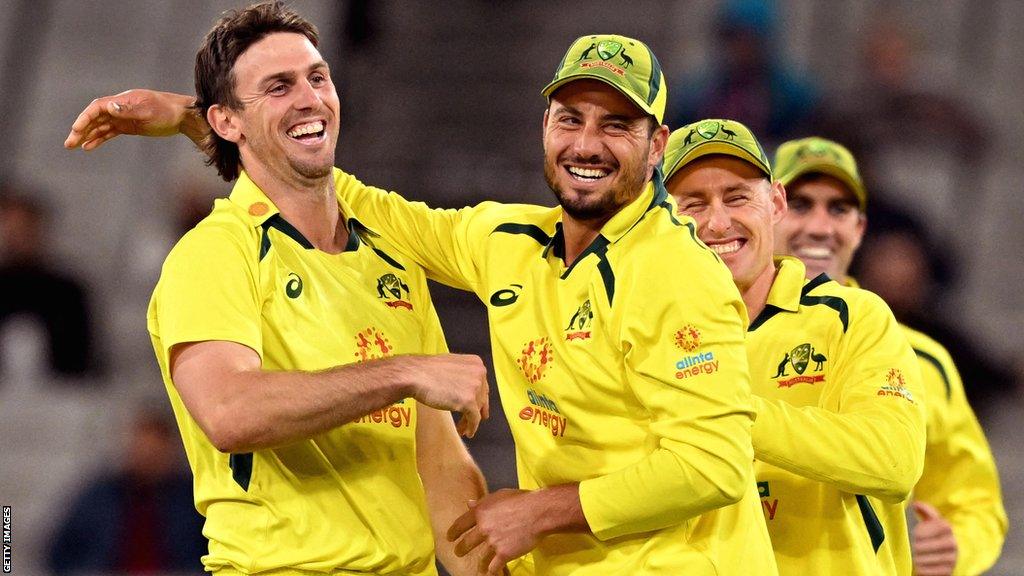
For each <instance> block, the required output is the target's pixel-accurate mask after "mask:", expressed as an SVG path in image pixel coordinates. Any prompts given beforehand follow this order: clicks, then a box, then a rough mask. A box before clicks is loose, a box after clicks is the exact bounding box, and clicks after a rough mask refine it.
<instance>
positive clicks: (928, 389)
mask: <svg viewBox="0 0 1024 576" xmlns="http://www.w3.org/2000/svg"><path fill="white" fill-rule="evenodd" d="M903 329H904V332H905V333H906V336H907V339H908V340H909V341H910V346H911V347H912V348H913V349H914V352H915V353H916V354H917V358H918V361H919V363H920V368H921V378H922V380H923V382H924V387H925V393H926V394H927V396H928V403H927V407H928V445H927V448H926V450H925V457H924V473H923V474H922V475H921V479H920V480H919V481H918V483H917V486H915V487H914V499H915V500H921V501H924V502H927V503H929V504H931V505H932V506H935V508H937V509H938V510H939V512H941V513H942V515H943V517H945V518H946V520H947V521H948V522H949V523H950V525H952V527H953V534H954V535H955V536H956V543H957V562H956V568H955V570H954V571H953V574H954V575H955V576H973V575H975V574H981V573H982V572H984V571H985V570H987V569H989V568H991V567H992V565H993V564H995V562H996V560H998V559H999V553H1000V551H1001V550H1002V548H1003V540H1004V539H1005V537H1006V529H1007V519H1006V510H1005V509H1004V508H1003V499H1002V494H1001V491H1000V488H999V473H998V472H997V471H996V463H995V459H994V458H993V457H992V451H991V449H989V447H988V441H987V440H986V439H985V433H984V432H983V431H982V429H981V426H980V425H979V424H978V419H977V417H975V415H974V411H973V410H971V406H970V404H968V403H967V397H966V396H965V395H964V385H963V382H962V381H961V380H960V374H959V372H957V369H956V366H955V365H954V364H953V359H952V358H950V356H949V352H947V351H946V349H945V348H943V347H942V345H941V344H939V343H938V342H936V341H935V340H932V339H931V338H929V337H928V336H925V335H924V334H922V333H920V332H918V331H916V330H913V329H911V328H908V327H906V326H904V327H903Z"/></svg>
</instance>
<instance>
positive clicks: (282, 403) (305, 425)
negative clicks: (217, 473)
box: [186, 358, 407, 452]
mask: <svg viewBox="0 0 1024 576" xmlns="http://www.w3.org/2000/svg"><path fill="white" fill-rule="evenodd" d="M397 360H398V359H397V358H395V359H385V360H376V361H370V362H364V363H361V364H352V365H347V366H342V367H339V368H334V369H331V370H326V371H323V372H271V371H263V370H256V371H234V372H231V371H225V372H223V373H220V374H210V375H208V377H210V378H215V379H216V385H211V386H208V387H206V388H205V389H206V390H208V391H210V392H209V393H207V394H206V396H205V397H203V398H195V399H192V401H191V402H188V401H187V402H186V405H189V406H190V412H192V414H193V417H195V419H196V421H197V422H198V423H199V425H200V427H201V428H202V429H203V430H204V432H206V434H207V436H208V437H209V438H210V440H211V441H212V442H213V444H214V445H215V446H216V447H217V449H219V450H221V451H223V452H249V451H252V450H257V449H262V448H273V447H276V446H280V445H283V444H287V443H290V442H294V441H297V440H301V439H304V438H309V437H312V436H314V435H316V434H320V433H323V432H326V431H328V430H331V429H333V428H336V427H338V426H341V425H342V424H346V423H348V422H351V421H353V420H356V419H358V418H360V417H362V416H364V415H366V414H368V413H370V412H372V411H374V410H377V409H380V408H383V407H385V406H388V405H390V404H393V403H395V402H397V401H399V400H401V399H402V398H404V397H406V396H407V388H406V387H405V382H406V380H405V379H404V378H403V374H402V370H401V369H400V368H399V364H398V363H397V362H396V361H397Z"/></svg>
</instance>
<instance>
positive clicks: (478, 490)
mask: <svg viewBox="0 0 1024 576" xmlns="http://www.w3.org/2000/svg"><path fill="white" fill-rule="evenodd" d="M416 463H417V467H418V469H419V474H420V479H421V480H422V481H423V490H424V492H425V493H426V499H427V509H428V511H429V513H430V526H431V528H432V530H433V533H434V542H435V551H436V553H437V558H438V560H440V561H441V564H443V565H444V567H445V569H446V570H448V572H449V573H451V574H453V576H462V575H463V574H465V575H475V574H476V573H477V563H478V561H479V559H480V558H479V556H480V555H481V554H482V553H483V550H476V551H475V553H472V554H470V555H468V556H464V557H462V558H459V557H457V556H456V555H455V544H454V543H452V542H449V541H448V538H447V537H446V531H447V530H448V527H449V526H451V524H452V522H454V521H455V519H456V518H458V517H459V516H460V515H462V514H463V513H465V512H466V510H468V504H467V503H468V502H469V501H471V500H473V501H475V500H479V499H480V498H481V497H482V496H483V495H484V494H486V493H487V484H486V482H485V481H484V477H483V474H481V473H480V469H479V468H478V467H477V465H476V463H474V462H473V459H472V457H470V455H469V452H468V451H467V450H466V448H465V446H464V445H463V444H462V441H461V440H460V439H459V437H458V434H457V433H456V431H455V426H454V425H453V423H452V419H451V416H449V415H448V413H446V412H441V411H438V410H434V409H432V408H429V407H426V406H423V405H420V406H419V407H418V421H417V430H416Z"/></svg>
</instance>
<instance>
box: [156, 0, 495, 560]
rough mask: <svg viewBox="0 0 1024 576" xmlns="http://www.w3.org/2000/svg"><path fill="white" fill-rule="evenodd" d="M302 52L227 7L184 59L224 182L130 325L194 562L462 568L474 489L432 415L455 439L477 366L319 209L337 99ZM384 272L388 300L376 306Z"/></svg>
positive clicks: (472, 401)
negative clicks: (191, 505)
mask: <svg viewBox="0 0 1024 576" xmlns="http://www.w3.org/2000/svg"><path fill="white" fill-rule="evenodd" d="M316 38H317V36H316V29H315V28H314V27H313V26H312V25H311V24H309V23H308V22H306V21H305V20H303V19H302V18H301V17H299V16H298V15H297V14H295V13H294V12H291V11H290V10H288V9H286V8H284V7H283V6H282V5H281V4H280V3H276V2H274V3H264V4H260V5H256V6H252V7H250V8H247V9H245V10H240V11H233V12H229V13H226V14H225V15H224V17H223V18H221V20H220V21H219V22H218V23H217V24H216V26H214V28H213V30H211V31H210V33H209V34H208V35H207V37H206V40H205V41H204V44H203V46H202V48H201V49H200V50H199V54H198V56H197V58H196V88H197V91H198V93H199V94H200V101H199V109H200V110H202V111H203V112H204V113H205V118H206V120H207V121H208V122H209V124H210V126H212V127H213V133H212V134H211V135H210V138H209V139H208V142H209V146H208V147H207V150H208V151H209V152H211V153H212V154H213V159H214V162H215V163H216V165H217V169H218V171H219V172H220V174H221V176H223V177H224V178H225V179H227V180H235V184H234V188H233V190H232V192H231V196H230V197H229V198H228V199H226V200H218V201H217V202H216V204H215V206H214V209H213V212H212V214H210V215H209V216H208V217H207V218H206V219H204V220H203V221H202V222H200V223H199V224H198V225H197V226H196V227H195V228H194V229H192V230H191V231H190V232H188V233H187V234H186V235H185V236H184V237H183V238H182V239H181V241H180V242H179V243H178V244H177V246H175V247H174V249H173V250H172V251H171V253H170V255H169V256H168V257H167V260H166V262H165V264H164V267H163V272H162V274H161V278H160V281H159V283H158V284H157V287H156V289H155V290H154V293H153V298H152V300H151V302H150V307H149V313H148V328H149V332H150V335H151V337H152V341H153V346H154V349H155V351H156V355H157V359H158V361H159V364H160V369H161V372H162V375H163V379H164V384H165V387H166V389H167V393H168V395H169V396H170V400H171V404H172V406H173V408H174V413H175V416H176V419H177V422H178V426H179V428H180V430H181V435H182V438H183V440H184V444H185V450H186V453H187V454H188V458H189V463H190V465H191V468H192V472H193V474H194V476H195V504H196V507H197V508H198V510H199V512H200V513H201V514H203V515H204V516H205V517H206V522H205V526H204V534H205V535H206V537H207V538H208V539H209V542H210V548H209V554H207V555H206V556H204V557H203V564H204V565H205V568H206V570H207V571H211V572H214V573H217V574H249V573H269V574H294V573H299V572H302V573H309V572H320V573H332V574H333V573H343V574H354V573H360V574H403V575H407V574H417V575H419V574H436V569H435V565H434V549H435V547H434V542H435V541H437V542H438V543H439V544H438V547H437V552H438V555H439V556H440V557H441V559H442V561H443V562H444V563H445V564H446V566H448V568H449V569H450V570H452V571H453V572H456V573H459V574H468V573H471V571H472V569H473V562H469V561H467V560H468V559H467V560H460V559H457V558H456V557H455V556H454V554H453V553H452V546H451V545H450V544H448V543H447V541H446V540H445V539H444V534H443V530H444V529H445V528H447V526H448V525H449V524H450V523H451V522H452V520H453V519H454V518H455V517H456V516H458V514H460V513H461V512H462V511H464V510H465V502H466V501H467V500H472V499H477V498H479V497H480V496H482V495H483V493H484V491H485V487H484V485H483V478H482V476H481V475H480V472H479V470H478V469H477V468H476V466H475V464H473V462H472V460H471V459H470V458H469V455H468V453H467V452H466V449H465V447H464V446H463V445H462V443H461V442H460V441H459V438H458V434H457V433H456V426H455V424H454V422H453V421H452V418H451V417H450V415H448V414H447V413H445V412H442V411H441V410H457V411H460V412H462V414H463V417H462V419H461V420H460V422H459V429H460V430H461V431H462V432H464V433H466V434H467V435H472V434H473V433H474V432H475V430H476V427H477V425H478V424H479V422H480V419H481V418H482V417H486V415H487V381H486V370H485V368H484V366H483V362H482V361H481V360H480V358H478V357H476V356H462V355H450V354H447V353H446V346H445V343H444V338H443V335H442V333H441V329H440V325H439V323H438V320H437V316H436V314H435V312H434V308H433V305H432V303H431V301H430V296H429V293H428V291H427V284H426V278H425V276H424V273H423V271H422V269H421V268H420V267H419V266H417V265H416V263H415V262H414V261H413V260H412V259H410V258H409V257H408V256H406V255H404V254H402V253H401V252H400V251H399V250H397V249H396V248H395V246H394V245H393V244H392V243H391V242H389V240H388V237H387V236H382V235H381V234H379V233H377V232H375V231H373V230H371V229H370V228H368V227H367V226H366V225H364V224H363V223H362V221H361V220H360V219H359V217H358V212H356V211H353V209H352V208H351V207H350V206H349V205H348V203H346V202H345V201H344V200H342V199H339V197H337V196H336V191H337V190H336V187H335V182H334V177H335V174H334V173H333V172H332V164H333V160H334V150H335V147H336V144H337V136H338V125H339V103H338V95H337V92H336V91H335V88H334V85H333V84H332V82H331V77H330V74H329V70H328V66H327V63H326V62H324V60H323V58H322V57H321V56H320V53H319V52H318V51H317V49H316V46H315V42H316ZM361 186H362V185H361V184H359V183H358V182H356V181H355V180H354V179H349V180H348V181H347V182H346V183H345V184H344V185H343V187H344V188H353V189H354V188H359V187H361ZM346 191H348V190H346ZM384 277H388V278H390V277H395V278H397V279H398V282H397V285H398V286H400V290H399V291H398V293H397V294H393V293H388V294H383V295H382V294H379V293H378V291H377V289H376V287H377V284H378V282H379V281H380V279H381V278H384ZM341 303H344V305H341ZM421 478H422V480H421ZM424 491H425V493H424ZM432 532H433V534H434V535H435V538H434V539H432V538H431V533H432ZM438 536H439V537H438Z"/></svg>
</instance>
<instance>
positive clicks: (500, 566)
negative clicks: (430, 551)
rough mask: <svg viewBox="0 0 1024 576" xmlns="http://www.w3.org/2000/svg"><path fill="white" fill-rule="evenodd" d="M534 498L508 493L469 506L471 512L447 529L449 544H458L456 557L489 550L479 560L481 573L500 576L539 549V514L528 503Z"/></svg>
mask: <svg viewBox="0 0 1024 576" xmlns="http://www.w3.org/2000/svg"><path fill="white" fill-rule="evenodd" d="M531 494H533V493H532V492H529V491H526V490H510V489H505V490H498V491H497V492H492V493H490V494H488V495H486V496H484V497H483V498H481V499H480V500H478V501H477V502H470V504H469V511H468V512H466V513H465V514H463V515H462V516H459V517H458V518H457V519H456V520H455V522H453V523H452V526H451V528H449V529H448V541H449V542H455V541H456V540H458V543H457V544H456V545H455V554H456V556H460V557H461V556H465V555H466V554H469V553H470V551H472V550H473V549H475V548H476V547H477V546H480V545H483V546H485V548H486V550H485V552H484V554H483V555H482V556H481V557H480V566H479V571H480V573H481V574H487V576H501V574H503V573H504V570H505V564H506V563H508V562H509V561H511V560H514V559H516V558H518V557H520V556H522V555H523V554H526V553H527V552H529V551H530V550H533V549H534V548H536V547H537V541H538V540H539V539H540V537H541V533H540V531H539V530H540V527H539V525H538V523H537V522H536V516H535V515H534V512H536V510H534V509H532V508H531V505H530V503H529V502H528V501H529V498H530V495H531ZM460 538H461V540H460Z"/></svg>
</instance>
